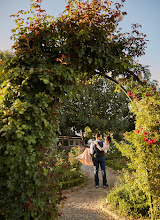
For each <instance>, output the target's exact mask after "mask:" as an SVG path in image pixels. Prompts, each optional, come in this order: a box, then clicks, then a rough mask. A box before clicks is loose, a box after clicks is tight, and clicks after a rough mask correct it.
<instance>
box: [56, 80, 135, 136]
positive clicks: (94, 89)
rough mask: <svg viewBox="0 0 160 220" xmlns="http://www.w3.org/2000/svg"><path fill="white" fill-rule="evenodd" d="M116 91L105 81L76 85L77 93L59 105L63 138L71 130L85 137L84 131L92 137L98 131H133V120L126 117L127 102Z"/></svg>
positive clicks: (120, 92)
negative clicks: (90, 133) (88, 130)
mask: <svg viewBox="0 0 160 220" xmlns="http://www.w3.org/2000/svg"><path fill="white" fill-rule="evenodd" d="M115 90H116V85H115V84H113V82H110V81H109V80H107V79H105V78H104V77H102V78H98V77H95V78H94V79H92V80H89V81H83V82H79V84H78V88H77V90H75V87H74V90H71V92H70V93H69V94H68V95H66V98H65V99H64V103H63V105H62V116H61V119H60V130H61V132H62V134H66V132H67V131H71V129H72V130H74V131H81V132H82V133H84V132H85V127H89V128H90V129H91V130H92V133H93V134H94V133H96V132H97V130H98V131H100V132H102V133H105V132H112V133H118V132H121V133H123V132H125V131H126V130H132V129H133V128H134V119H133V116H132V114H130V113H129V109H128V102H129V99H128V98H127V96H126V95H125V94H124V92H123V91H121V90H119V91H118V92H115ZM68 134H69V132H68Z"/></svg>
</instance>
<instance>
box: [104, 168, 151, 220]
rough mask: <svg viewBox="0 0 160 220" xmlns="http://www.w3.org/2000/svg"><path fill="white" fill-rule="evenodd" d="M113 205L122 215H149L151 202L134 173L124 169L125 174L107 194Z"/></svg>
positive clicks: (136, 216)
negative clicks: (139, 185)
mask: <svg viewBox="0 0 160 220" xmlns="http://www.w3.org/2000/svg"><path fill="white" fill-rule="evenodd" d="M107 199H108V202H109V203H110V205H111V207H112V208H114V209H116V210H118V211H119V213H120V214H121V215H124V216H132V217H135V218H139V217H149V214H148V212H149V203H148V200H147V197H146V195H145V193H144V192H143V191H142V190H141V189H139V187H138V183H137V180H136V178H135V175H134V173H132V174H131V173H130V172H128V171H125V170H123V176H121V178H120V179H119V181H118V183H117V185H116V186H115V187H114V188H113V189H112V191H111V192H110V193H109V194H108V195H107Z"/></svg>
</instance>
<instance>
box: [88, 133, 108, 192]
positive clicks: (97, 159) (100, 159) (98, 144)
mask: <svg viewBox="0 0 160 220" xmlns="http://www.w3.org/2000/svg"><path fill="white" fill-rule="evenodd" d="M95 137H96V141H95V142H93V143H91V145H90V153H91V155H92V159H93V164H94V180H95V186H96V188H98V187H99V175H98V171H99V165H100V167H101V171H102V177H103V187H107V186H108V184H107V178H106V162H105V155H104V152H107V150H108V149H109V142H108V139H107V137H106V138H105V142H102V135H101V134H99V133H97V134H96V136H95Z"/></svg>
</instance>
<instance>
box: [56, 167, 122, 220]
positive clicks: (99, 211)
mask: <svg viewBox="0 0 160 220" xmlns="http://www.w3.org/2000/svg"><path fill="white" fill-rule="evenodd" d="M81 170H82V172H83V173H84V174H85V175H86V176H87V177H88V181H87V183H86V184H85V186H76V187H73V188H71V189H69V190H65V191H64V193H63V195H64V196H65V197H67V199H66V200H65V201H64V207H63V208H62V207H61V208H60V212H62V215H61V217H60V218H59V219H60V220H114V219H117V218H113V216H111V215H109V214H107V213H106V212H104V210H103V208H102V205H103V204H104V201H106V197H107V193H108V191H109V190H110V189H111V188H113V186H114V184H115V182H116V179H117V176H118V174H117V172H116V171H114V170H113V169H111V168H106V174H107V181H108V184H109V187H107V188H103V186H102V175H101V173H99V177H100V186H99V188H95V186H94V174H93V166H85V165H82V166H81ZM118 219H119V218H118Z"/></svg>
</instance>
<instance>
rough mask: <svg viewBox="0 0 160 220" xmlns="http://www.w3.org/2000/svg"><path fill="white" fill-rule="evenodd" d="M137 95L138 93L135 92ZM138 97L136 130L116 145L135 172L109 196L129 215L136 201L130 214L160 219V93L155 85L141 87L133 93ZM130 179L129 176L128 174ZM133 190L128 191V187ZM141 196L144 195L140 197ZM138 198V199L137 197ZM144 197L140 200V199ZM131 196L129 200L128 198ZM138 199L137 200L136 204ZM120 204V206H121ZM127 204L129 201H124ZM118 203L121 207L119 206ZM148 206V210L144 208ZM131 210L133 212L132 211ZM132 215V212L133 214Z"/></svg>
mask: <svg viewBox="0 0 160 220" xmlns="http://www.w3.org/2000/svg"><path fill="white" fill-rule="evenodd" d="M135 92H136V93H135ZM129 94H130V95H132V97H134V100H135V101H134V102H132V103H131V111H132V112H133V113H134V114H135V115H136V123H135V130H133V131H131V132H126V133H125V141H123V142H121V143H120V144H118V143H116V146H117V147H118V148H119V149H120V151H121V152H122V153H123V155H124V156H126V157H128V158H129V159H130V160H131V163H130V164H129V167H130V168H132V169H133V170H134V171H133V172H132V174H130V177H129V178H128V179H132V180H133V181H134V183H133V184H131V182H130V181H129V180H128V179H126V180H125V181H123V183H121V184H120V186H119V187H118V188H116V191H113V192H112V193H111V194H110V195H109V197H108V198H109V200H110V202H111V203H112V204H114V207H118V206H119V207H118V208H119V209H120V210H121V211H122V209H123V208H124V210H123V211H125V212H126V208H125V207H127V206H128V207H129V203H130V202H132V211H131V213H130V214H132V215H135V214H136V213H137V215H142V216H148V217H150V218H151V219H159V218H160V200H159V199H160V198H159V193H160V189H159V186H160V149H159V140H160V130H159V129H160V121H159V118H160V94H159V92H157V91H156V88H155V86H152V87H151V86H148V85H147V86H146V88H145V87H137V88H136V90H135V91H134V92H132V93H131V92H130V93H129ZM126 176H127V175H126ZM131 186H132V189H133V190H130V191H128V192H127V195H125V193H124V192H123V191H125V192H126V190H127V188H128V189H130V187H131ZM139 193H140V194H139ZM135 195H137V196H138V197H137V198H136V197H135ZM140 195H141V196H142V197H143V198H144V201H140V199H139V196H140ZM126 196H127V197H126ZM136 199H137V201H135V200H136ZM117 201H118V203H117ZM124 201H125V202H124ZM117 204H118V205H117ZM143 206H144V207H143ZM128 211H129V210H128ZM129 212H130V211H129Z"/></svg>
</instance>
